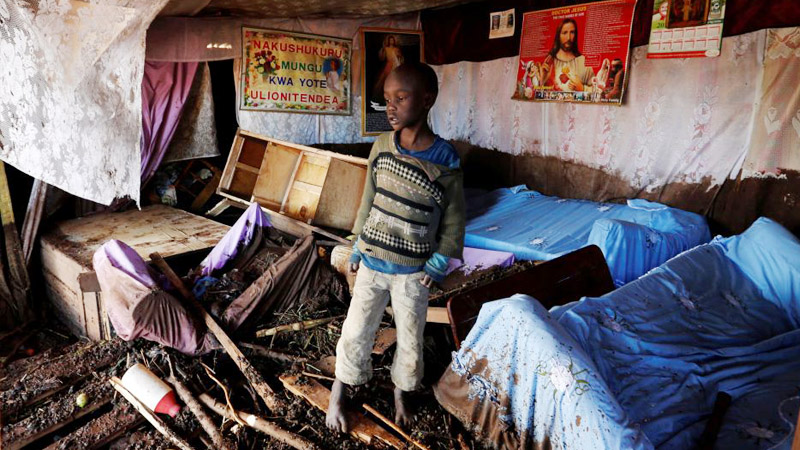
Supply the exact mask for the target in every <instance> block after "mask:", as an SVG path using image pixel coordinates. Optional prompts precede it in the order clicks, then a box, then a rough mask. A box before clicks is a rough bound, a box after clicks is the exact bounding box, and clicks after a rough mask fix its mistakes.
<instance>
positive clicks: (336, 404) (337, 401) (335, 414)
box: [325, 378, 348, 433]
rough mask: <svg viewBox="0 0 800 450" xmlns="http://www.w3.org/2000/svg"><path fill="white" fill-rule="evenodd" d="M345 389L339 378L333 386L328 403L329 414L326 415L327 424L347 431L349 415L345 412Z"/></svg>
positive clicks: (333, 428) (332, 427) (329, 426)
mask: <svg viewBox="0 0 800 450" xmlns="http://www.w3.org/2000/svg"><path fill="white" fill-rule="evenodd" d="M344 391H345V385H344V383H342V382H341V381H339V379H338V378H337V379H336V381H334V382H333V387H331V399H330V402H329V403H328V414H327V415H326V416H325V424H326V425H328V428H330V429H331V430H336V431H341V432H342V433H347V431H348V428H347V417H346V416H345V414H344Z"/></svg>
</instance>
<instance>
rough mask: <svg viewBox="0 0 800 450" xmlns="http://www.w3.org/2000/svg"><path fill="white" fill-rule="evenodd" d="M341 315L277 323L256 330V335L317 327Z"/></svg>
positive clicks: (261, 335)
mask: <svg viewBox="0 0 800 450" xmlns="http://www.w3.org/2000/svg"><path fill="white" fill-rule="evenodd" d="M342 317H344V315H341V316H335V317H326V318H324V319H312V320H304V321H302V322H295V323H288V324H286V325H278V326H277V327H273V328H267V329H266V330H258V331H256V337H259V338H263V337H267V336H273V335H276V334H278V333H281V332H284V331H303V330H308V329H311V328H314V327H318V326H320V325H325V324H326V323H328V322H333V321H334V320H337V319H341V318H342Z"/></svg>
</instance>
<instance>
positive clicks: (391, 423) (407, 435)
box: [361, 403, 430, 450]
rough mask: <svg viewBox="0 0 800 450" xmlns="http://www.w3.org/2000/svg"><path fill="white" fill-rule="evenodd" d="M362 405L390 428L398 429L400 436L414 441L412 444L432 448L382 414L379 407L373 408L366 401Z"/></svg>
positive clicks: (422, 448)
mask: <svg viewBox="0 0 800 450" xmlns="http://www.w3.org/2000/svg"><path fill="white" fill-rule="evenodd" d="M361 406H363V407H364V409H366V410H367V411H369V412H370V413H372V415H374V416H375V417H377V418H378V419H381V421H382V422H383V423H385V424H386V425H388V426H389V428H391V429H393V430H394V431H397V432H398V433H399V434H400V436H403V437H404V438H405V439H406V440H407V441H408V442H410V443H412V444H414V445H416V446H417V447H418V448H419V449H420V450H430V449H429V448H428V447H426V446H425V445H423V444H421V443H420V442H419V441H417V440H416V439H414V438H412V437H411V436H410V435H409V434H408V433H406V432H405V431H403V429H402V428H400V426H399V425H397V424H396V423H394V422H392V421H391V420H389V419H388V418H387V417H386V416H384V415H383V414H381V413H380V411H378V410H377V409H375V408H373V407H372V406H369V405H368V404H366V403H364V404H363V405H361Z"/></svg>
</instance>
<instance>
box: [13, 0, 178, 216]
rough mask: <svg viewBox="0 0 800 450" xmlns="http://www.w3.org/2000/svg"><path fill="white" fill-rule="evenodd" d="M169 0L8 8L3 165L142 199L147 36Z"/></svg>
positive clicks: (75, 189) (87, 194)
mask: <svg viewBox="0 0 800 450" xmlns="http://www.w3.org/2000/svg"><path fill="white" fill-rule="evenodd" d="M165 3H166V0H155V1H150V0H110V1H107V2H103V3H102V4H97V3H87V2H81V1H66V0H57V1H43V0H41V1H31V2H9V1H3V2H1V3H0V61H3V64H2V65H0V159H2V160H4V161H5V162H7V163H9V164H11V165H13V166H14V167H16V168H18V169H20V170H21V171H23V172H25V173H27V174H28V175H31V176H32V177H34V178H38V179H40V180H43V181H44V182H46V183H48V184H51V185H53V186H56V187H58V188H60V189H63V190H65V191H67V192H69V193H71V194H74V195H77V196H79V197H83V198H86V199H90V200H93V201H96V202H99V203H103V204H109V203H111V201H112V200H114V199H115V198H117V197H124V196H128V197H130V198H131V199H134V200H136V201H138V199H139V182H140V170H139V163H140V158H141V156H140V136H141V129H142V127H141V124H142V122H141V120H142V111H141V107H142V103H141V86H142V74H143V62H144V53H145V47H144V43H145V32H146V30H147V27H148V26H149V24H150V22H151V21H152V20H153V18H154V17H155V15H156V13H157V12H158V11H159V10H160V9H161V8H162V7H163V6H164V4H165Z"/></svg>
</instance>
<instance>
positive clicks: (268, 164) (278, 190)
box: [253, 142, 302, 211]
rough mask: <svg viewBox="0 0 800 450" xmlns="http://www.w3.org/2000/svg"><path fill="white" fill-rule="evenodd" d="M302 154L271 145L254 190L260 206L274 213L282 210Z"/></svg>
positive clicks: (288, 148)
mask: <svg viewBox="0 0 800 450" xmlns="http://www.w3.org/2000/svg"><path fill="white" fill-rule="evenodd" d="M301 153H302V152H301V151H300V150H298V149H294V148H291V147H286V146H283V145H277V144H274V143H272V142H270V143H269V145H268V146H267V150H266V152H264V160H263V162H262V163H261V169H260V171H259V172H258V180H257V181H256V184H255V187H254V188H253V199H254V200H255V201H257V202H258V204H259V205H261V206H264V207H267V208H269V209H272V210H274V211H278V210H280V206H281V203H282V201H283V198H284V193H285V192H286V189H288V187H289V183H290V182H291V178H292V173H293V171H294V168H295V166H296V165H297V163H298V159H299V158H300V156H301Z"/></svg>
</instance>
